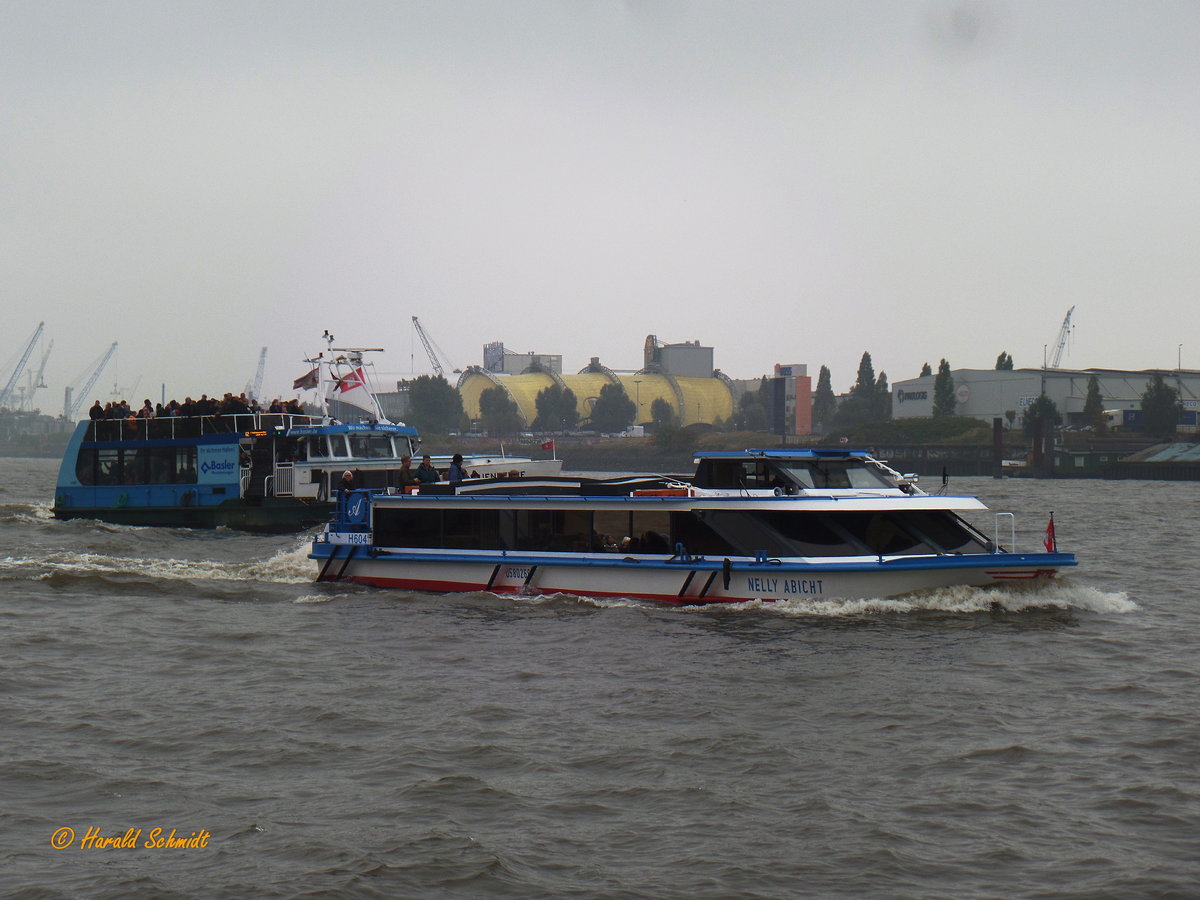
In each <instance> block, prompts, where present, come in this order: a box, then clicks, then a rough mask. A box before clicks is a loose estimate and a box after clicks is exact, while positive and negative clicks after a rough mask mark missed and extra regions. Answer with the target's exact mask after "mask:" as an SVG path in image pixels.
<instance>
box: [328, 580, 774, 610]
mask: <svg viewBox="0 0 1200 900" xmlns="http://www.w3.org/2000/svg"><path fill="white" fill-rule="evenodd" d="M346 580H347V581H353V582H355V583H356V584H369V585H371V586H372V587H382V588H392V589H398V590H405V591H426V592H429V593H435V594H437V593H449V594H465V593H470V592H473V591H485V592H486V593H489V594H526V595H531V596H539V595H540V596H545V595H548V594H570V595H572V596H574V597H598V598H605V597H629V598H632V599H635V600H654V601H656V602H658V603H670V604H671V605H673V606H685V605H697V604H705V603H746V602H748V601H750V600H756V599H760V598H757V597H713V598H712V599H709V598H707V597H705V598H703V599H699V598H694V597H678V596H676V595H675V594H645V593H633V592H631V591H579V590H569V589H567V588H548V587H530V588H525V589H523V588H521V587H516V586H511V587H510V586H499V587H497V586H493V587H490V588H489V587H487V586H486V585H482V584H478V583H475V582H469V583H468V582H464V581H424V580H418V579H399V578H375V577H363V576H357V575H356V576H353V577H351V578H348V579H346ZM761 599H762V600H763V602H764V603H774V602H776V601H775V600H774V599H773V598H769V597H763V598H761Z"/></svg>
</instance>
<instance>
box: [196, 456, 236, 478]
mask: <svg viewBox="0 0 1200 900" xmlns="http://www.w3.org/2000/svg"><path fill="white" fill-rule="evenodd" d="M237 467H238V464H237V463H236V462H234V461H233V460H231V459H213V460H208V459H206V460H205V461H204V462H202V463H200V471H201V472H202V473H204V474H205V475H212V474H217V475H221V474H224V473H225V472H232V471H234V470H235V469H236V468H237Z"/></svg>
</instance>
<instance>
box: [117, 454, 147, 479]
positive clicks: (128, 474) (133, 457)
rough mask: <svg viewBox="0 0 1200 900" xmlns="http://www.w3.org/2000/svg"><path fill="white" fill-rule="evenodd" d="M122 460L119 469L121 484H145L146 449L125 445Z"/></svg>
mask: <svg viewBox="0 0 1200 900" xmlns="http://www.w3.org/2000/svg"><path fill="white" fill-rule="evenodd" d="M123 454H124V460H123V461H122V462H123V465H122V471H121V481H122V483H123V484H145V483H146V461H147V458H148V455H149V454H147V453H146V449H143V448H133V447H127V448H125V450H124V451H123Z"/></svg>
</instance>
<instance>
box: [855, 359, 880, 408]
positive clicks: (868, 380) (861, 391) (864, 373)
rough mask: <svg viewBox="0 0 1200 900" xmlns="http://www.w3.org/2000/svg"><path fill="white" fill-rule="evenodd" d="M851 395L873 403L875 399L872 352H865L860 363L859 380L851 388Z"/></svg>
mask: <svg viewBox="0 0 1200 900" xmlns="http://www.w3.org/2000/svg"><path fill="white" fill-rule="evenodd" d="M850 396H852V397H857V398H858V399H860V400H865V401H867V403H868V404H873V403H874V401H875V367H874V366H873V365H872V364H871V354H870V353H863V355H862V359H861V360H859V363H858V380H857V381H855V382H854V387H852V388H851V389H850Z"/></svg>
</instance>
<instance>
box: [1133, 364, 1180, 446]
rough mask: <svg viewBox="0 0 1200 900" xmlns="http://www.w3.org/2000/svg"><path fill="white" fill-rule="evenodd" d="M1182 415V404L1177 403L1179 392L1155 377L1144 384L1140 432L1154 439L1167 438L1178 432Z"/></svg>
mask: <svg viewBox="0 0 1200 900" xmlns="http://www.w3.org/2000/svg"><path fill="white" fill-rule="evenodd" d="M1182 415H1183V404H1182V403H1180V402H1179V391H1177V390H1175V388H1173V387H1171V386H1170V385H1169V384H1167V383H1166V381H1164V380H1163V377H1162V375H1155V376H1154V377H1153V378H1151V379H1150V380H1149V381H1148V382H1146V391H1145V393H1143V394H1142V430H1143V431H1144V432H1146V434H1150V435H1154V436H1155V437H1168V436H1170V435H1172V434H1174V433H1175V432H1176V431H1178V430H1179V419H1180V417H1181V416H1182Z"/></svg>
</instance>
